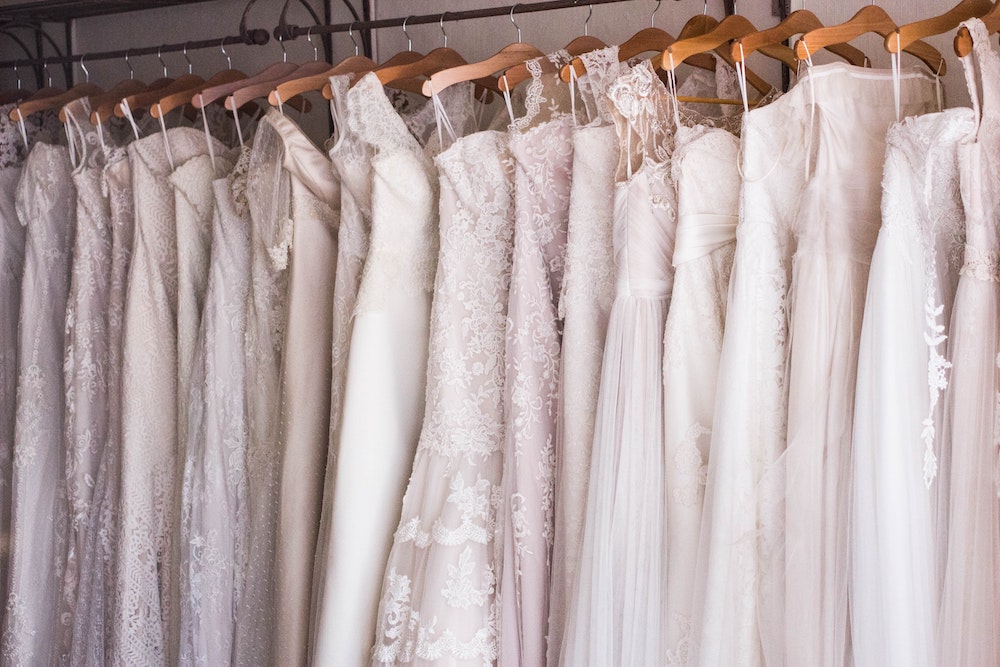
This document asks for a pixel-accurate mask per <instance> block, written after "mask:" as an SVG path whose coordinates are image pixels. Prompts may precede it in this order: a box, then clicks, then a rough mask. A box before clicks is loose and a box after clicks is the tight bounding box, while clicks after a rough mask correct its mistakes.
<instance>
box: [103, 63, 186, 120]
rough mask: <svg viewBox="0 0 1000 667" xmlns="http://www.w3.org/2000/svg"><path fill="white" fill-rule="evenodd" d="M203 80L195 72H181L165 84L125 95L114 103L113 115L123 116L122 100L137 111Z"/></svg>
mask: <svg viewBox="0 0 1000 667" xmlns="http://www.w3.org/2000/svg"><path fill="white" fill-rule="evenodd" d="M204 82H205V80H204V79H202V78H201V77H200V76H198V75H197V74H183V75H181V76H179V77H177V78H176V79H174V80H173V81H172V82H171V83H168V84H167V85H165V86H162V87H159V88H154V89H151V90H144V91H141V92H138V93H134V94H132V95H126V96H125V97H124V98H122V99H121V100H119V102H118V104H116V105H115V115H116V116H118V117H119V118H124V117H125V108H124V105H123V104H122V103H123V102H128V108H129V109H131V110H132V111H133V112H135V111H139V110H140V109H149V108H150V107H151V106H153V105H154V104H156V103H157V102H159V101H160V100H161V99H163V98H164V97H166V96H168V95H172V94H173V93H176V92H179V91H182V90H187V89H189V88H191V87H193V86H198V85H201V84H203V83H204Z"/></svg>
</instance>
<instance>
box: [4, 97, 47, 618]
mask: <svg viewBox="0 0 1000 667" xmlns="http://www.w3.org/2000/svg"><path fill="white" fill-rule="evenodd" d="M13 108H14V105H2V106H0V599H3V600H6V599H7V566H8V557H9V554H10V511H11V500H10V480H11V475H12V467H11V465H12V462H13V456H14V423H15V412H16V404H17V403H16V400H17V378H18V367H17V341H18V333H17V322H18V315H19V312H20V309H21V278H22V276H23V272H24V242H25V234H26V232H27V230H26V228H25V226H24V225H22V224H21V221H20V220H18V217H17V210H16V199H17V184H18V182H19V181H20V180H21V173H22V168H23V165H24V161H25V158H26V157H27V155H28V149H27V147H26V146H25V145H24V140H23V139H22V137H21V132H20V130H19V129H18V127H17V124H16V123H14V122H12V121H11V120H10V116H9V114H10V112H11V110H12V109H13ZM32 120H37V122H31V121H32ZM60 125H61V124H60V123H59V119H58V117H57V116H56V115H55V114H47V113H46V114H41V115H32V116H31V117H29V120H28V122H26V123H25V130H26V131H27V133H28V143H29V145H31V146H33V145H35V144H36V143H37V142H39V141H44V142H47V143H54V137H56V136H58V135H56V132H55V131H56V130H58V131H59V132H62V128H61V127H59V126H60Z"/></svg>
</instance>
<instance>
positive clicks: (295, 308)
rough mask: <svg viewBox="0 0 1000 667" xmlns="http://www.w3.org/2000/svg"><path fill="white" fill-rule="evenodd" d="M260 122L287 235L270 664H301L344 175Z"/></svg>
mask: <svg viewBox="0 0 1000 667" xmlns="http://www.w3.org/2000/svg"><path fill="white" fill-rule="evenodd" d="M265 120H266V121H267V122H269V123H270V124H271V126H272V127H273V128H274V129H275V130H276V131H277V133H278V135H279V136H280V137H281V140H282V142H283V144H284V152H283V162H282V164H283V167H284V169H285V170H286V171H287V172H288V174H289V180H290V187H291V189H290V193H291V194H290V201H291V204H290V209H289V217H290V219H291V223H290V227H291V229H290V232H291V236H290V237H286V240H287V242H288V249H289V254H290V257H289V265H288V271H289V276H288V304H287V311H286V318H287V319H286V322H287V325H286V328H285V342H284V346H283V347H284V350H285V355H284V357H283V359H282V365H281V380H280V388H281V398H280V406H281V409H280V412H279V427H278V441H279V443H280V445H279V446H280V448H281V459H280V463H279V464H278V465H279V470H280V477H279V479H280V495H279V497H278V500H277V503H276V505H271V506H270V507H269V508H268V510H269V511H271V512H273V513H276V514H277V534H276V537H275V549H276V551H275V561H274V563H275V566H274V590H275V600H274V604H275V626H274V628H273V636H274V637H275V646H274V662H275V664H280V665H302V664H305V662H306V658H307V650H306V647H307V646H308V642H309V608H310V604H311V591H312V572H313V559H314V558H315V555H316V538H317V531H318V527H319V518H320V510H321V508H322V504H323V486H322V485H323V476H324V471H323V466H324V465H325V463H326V454H327V449H328V447H329V437H330V383H331V368H332V365H331V350H332V348H333V338H332V326H333V288H334V279H335V276H336V262H337V225H338V223H339V215H338V212H339V208H340V207H339V202H340V183H339V181H338V180H337V178H336V175H335V174H334V171H333V168H332V167H331V165H330V160H329V158H328V157H327V156H326V154H325V153H323V152H322V151H320V150H319V149H318V148H317V147H316V146H315V145H314V144H313V143H312V141H311V140H310V139H309V138H308V137H307V136H306V135H305V134H304V133H303V132H302V130H301V129H300V128H299V127H298V126H297V125H296V124H295V123H294V122H293V121H292V120H291V119H289V118H287V117H286V116H284V115H282V114H280V113H279V112H278V111H277V110H275V109H269V110H268V113H267V115H266V116H265Z"/></svg>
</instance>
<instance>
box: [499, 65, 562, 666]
mask: <svg viewBox="0 0 1000 667" xmlns="http://www.w3.org/2000/svg"><path fill="white" fill-rule="evenodd" d="M548 59H549V60H550V61H551V62H553V63H554V64H555V65H556V67H557V68H558V67H560V66H562V65H563V64H565V63H566V62H568V60H569V58H568V56H567V55H566V54H565V53H561V54H560V53H556V54H554V55H551V56H548ZM526 64H527V67H528V71H529V73H530V74H531V80H530V81H529V82H528V83H527V90H526V97H525V107H526V108H527V110H528V111H527V113H526V114H525V115H524V116H523V117H521V118H518V119H517V120H516V121H515V122H514V124H513V125H512V126H511V128H510V130H509V133H510V152H511V155H512V156H513V158H514V249H513V259H512V264H511V284H510V289H509V292H508V304H507V333H506V343H505V347H506V354H505V366H506V379H505V380H504V413H505V415H504V419H505V424H504V431H505V444H504V450H503V462H504V470H503V477H502V481H501V494H502V496H501V497H502V500H501V502H502V505H501V509H500V524H499V527H498V528H499V531H500V536H501V537H500V538H499V541H498V545H497V548H498V549H500V553H501V557H500V558H499V560H498V565H499V568H498V569H499V571H498V585H497V595H498V598H499V614H500V628H499V632H500V656H499V663H500V664H503V665H542V664H543V663H544V662H545V656H546V636H545V635H546V633H545V630H546V622H547V620H548V594H549V579H550V564H551V550H552V531H553V524H552V521H553V510H554V507H553V505H554V488H553V483H554V477H555V456H556V454H555V438H556V424H557V418H558V414H559V410H558V402H559V361H560V343H561V336H560V325H561V323H560V320H559V314H558V305H559V304H558V299H559V293H560V292H561V291H562V278H563V267H564V263H565V255H566V226H567V222H568V219H569V196H570V183H571V180H572V179H571V173H570V169H571V168H572V165H573V143H572V128H573V117H572V115H571V114H570V111H571V108H572V104H571V100H570V99H569V92H570V91H569V89H568V87H567V86H566V85H565V84H563V83H562V81H561V80H560V79H559V77H558V76H557V75H555V74H552V73H544V74H543V73H542V69H541V66H542V65H541V59H536V60H529V61H528V62H527V63H526Z"/></svg>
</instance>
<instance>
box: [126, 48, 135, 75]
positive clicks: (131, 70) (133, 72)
mask: <svg viewBox="0 0 1000 667" xmlns="http://www.w3.org/2000/svg"><path fill="white" fill-rule="evenodd" d="M131 50H132V49H125V66H126V67H128V78H130V79H134V78H135V68H134V67H132V63H130V62H129V60H128V54H129V52H130V51H131Z"/></svg>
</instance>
